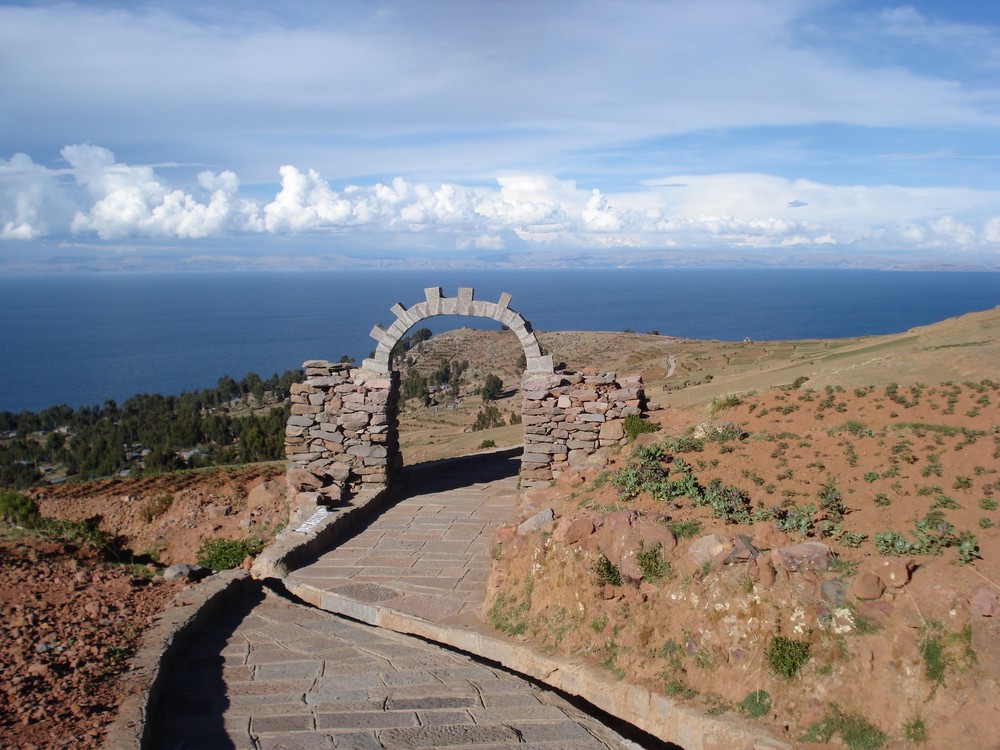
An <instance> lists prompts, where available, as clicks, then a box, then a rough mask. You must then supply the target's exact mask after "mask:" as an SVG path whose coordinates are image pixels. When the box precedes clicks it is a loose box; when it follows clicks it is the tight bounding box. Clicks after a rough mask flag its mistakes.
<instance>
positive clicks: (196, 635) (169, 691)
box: [143, 585, 264, 750]
mask: <svg viewBox="0 0 1000 750" xmlns="http://www.w3.org/2000/svg"><path fill="white" fill-rule="evenodd" d="M263 600H264V591H263V588H262V587H261V586H260V585H252V586H250V585H248V586H244V587H241V590H240V592H239V594H237V595H235V596H234V597H232V598H230V599H229V601H227V602H226V603H225V605H223V606H220V608H219V610H218V611H217V612H215V613H213V614H212V615H211V616H209V617H206V618H205V619H206V620H207V622H205V623H204V624H202V625H200V626H199V625H195V626H193V628H192V631H191V632H189V633H186V634H185V637H184V638H183V643H177V642H176V641H175V644H174V646H173V647H172V648H170V649H168V651H167V653H165V654H164V656H163V659H162V661H161V666H160V676H159V678H158V680H157V684H156V685H155V686H154V688H153V691H154V696H155V697H154V703H153V706H152V709H151V711H150V716H149V720H148V721H147V726H146V730H145V740H146V742H145V743H144V745H143V746H144V747H148V748H150V749H151V750H234V749H235V748H236V747H245V746H247V744H248V742H249V727H243V728H242V730H241V729H240V728H238V727H230V728H229V730H228V731H227V727H226V725H225V721H224V715H225V713H226V711H227V709H228V708H229V698H228V695H227V693H226V684H225V676H226V675H225V673H224V671H223V670H224V669H226V656H225V653H224V652H225V649H226V647H227V646H228V645H229V644H230V643H232V642H233V635H234V634H235V632H236V630H237V628H239V626H240V625H241V624H242V623H243V621H244V620H245V619H246V618H247V617H248V616H249V615H250V614H251V613H252V612H253V610H254V608H255V607H257V605H258V604H260V603H261V602H262V601H263ZM229 669H237V670H239V669H245V667H242V663H241V661H240V660H239V659H236V660H234V661H231V662H230V663H229ZM244 679H245V678H244ZM230 731H233V732H234V733H239V735H240V736H241V738H242V740H241V742H240V743H239V745H237V744H236V743H235V742H234V741H233V738H232V737H231V736H230Z"/></svg>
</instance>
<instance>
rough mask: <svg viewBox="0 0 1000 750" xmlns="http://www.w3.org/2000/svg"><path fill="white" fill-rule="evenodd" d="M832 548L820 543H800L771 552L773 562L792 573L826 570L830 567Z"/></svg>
mask: <svg viewBox="0 0 1000 750" xmlns="http://www.w3.org/2000/svg"><path fill="white" fill-rule="evenodd" d="M830 554H831V551H830V548H829V547H828V546H827V545H825V544H822V543H820V542H800V543H799V544H793V545H792V546H790V547H779V548H778V549H774V550H771V560H772V561H773V562H774V564H775V565H778V566H781V567H782V568H784V569H785V570H787V571H788V572H790V573H795V572H796V571H799V570H826V569H827V568H829V567H830Z"/></svg>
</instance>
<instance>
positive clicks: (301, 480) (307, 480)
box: [285, 466, 323, 490]
mask: <svg viewBox="0 0 1000 750" xmlns="http://www.w3.org/2000/svg"><path fill="white" fill-rule="evenodd" d="M285 481H286V482H288V484H289V485H290V486H292V487H295V488H296V489H298V490H306V489H319V488H320V487H322V486H323V480H322V479H320V478H319V477H318V476H316V475H315V474H313V473H312V472H311V471H306V470H305V469H301V468H299V467H298V466H290V467H288V471H287V472H286V473H285Z"/></svg>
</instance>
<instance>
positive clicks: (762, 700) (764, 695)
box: [740, 690, 773, 719]
mask: <svg viewBox="0 0 1000 750" xmlns="http://www.w3.org/2000/svg"><path fill="white" fill-rule="evenodd" d="M772 705H773V704H772V702H771V696H770V694H769V693H768V692H767V691H766V690H754V691H753V692H752V693H748V694H747V697H746V698H744V699H743V700H742V702H741V703H740V711H741V712H743V713H744V714H746V715H747V716H749V717H751V718H754V719H757V718H760V717H761V716H763V715H764V714H766V713H769V712H770V711H771V706H772Z"/></svg>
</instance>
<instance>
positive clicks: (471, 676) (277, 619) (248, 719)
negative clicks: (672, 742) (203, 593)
mask: <svg viewBox="0 0 1000 750" xmlns="http://www.w3.org/2000/svg"><path fill="white" fill-rule="evenodd" d="M459 578H461V577H459ZM169 675H170V680H169V682H168V683H167V685H166V687H165V690H164V691H163V696H164V698H163V702H162V703H161V705H160V708H159V711H158V712H157V717H158V719H154V722H157V723H155V724H154V736H155V737H156V742H155V743H154V747H157V748H160V750H220V749H221V748H235V750H332V749H333V748H353V749H356V750H368V749H375V748H378V749H380V750H381V749H385V750H393V749H400V750H402V749H403V748H407V749H411V748H412V749H416V748H448V749H449V750H463V749H465V748H470V749H471V748H477V749H478V750H489V749H491V748H492V749H495V750H500V749H501V748H509V747H517V748H520V749H521V750H529V749H530V748H538V749H539V750H542V749H543V748H544V749H548V750H557V749H558V748H564V749H565V750H590V749H594V750H602V749H607V748H629V747H632V748H634V747H636V745H634V744H632V743H631V742H629V741H628V740H625V739H623V738H622V737H620V736H618V735H617V734H616V733H614V732H612V731H611V730H610V729H608V728H606V727H604V726H603V725H601V724H600V723H598V722H597V721H595V720H594V719H592V718H589V717H588V716H586V715H585V714H583V713H581V712H579V711H577V710H576V709H575V708H573V707H572V706H570V705H569V704H567V703H566V702H565V701H563V700H562V699H560V698H558V697H557V696H556V695H554V694H552V693H550V692H548V691H544V690H540V689H539V688H537V687H535V686H534V685H532V684H531V683H528V682H526V681H524V680H521V679H519V678H516V677H514V676H511V675H510V674H508V673H506V672H504V671H501V670H498V669H492V668H489V667H486V666H482V665H480V664H477V663H476V662H474V661H472V660H471V659H469V658H467V657H465V656H462V655H459V654H455V653H453V652H450V651H446V650H444V649H441V648H439V647H437V646H433V645H431V644H428V643H426V642H424V641H420V640H417V639H414V638H410V637H407V636H402V635H398V634H396V633H392V632H389V631H385V630H379V629H377V628H372V627H370V626H367V625H362V624H358V623H354V622H351V621H348V620H345V619H342V618H340V617H337V616H335V615H331V614H328V613H326V612H322V611H319V610H316V609H313V608H310V607H307V606H303V605H298V604H292V603H290V602H288V601H286V600H284V599H282V598H279V597H278V596H276V595H275V594H272V593H270V592H266V591H265V590H263V589H258V590H256V591H255V593H251V594H248V595H246V596H244V597H243V599H241V600H240V603H239V604H238V605H237V606H234V607H232V608H230V609H229V610H228V611H227V612H226V614H225V616H223V617H222V618H220V619H218V620H216V621H215V622H214V623H213V625H212V627H211V628H209V629H207V630H206V631H204V632H203V633H202V634H201V636H200V638H199V639H198V640H196V641H194V642H193V643H192V644H191V645H190V646H189V647H188V648H187V649H186V651H185V652H183V653H182V655H181V657H180V659H179V660H178V661H176V662H174V664H173V665H172V667H171V669H170V671H169Z"/></svg>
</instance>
